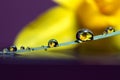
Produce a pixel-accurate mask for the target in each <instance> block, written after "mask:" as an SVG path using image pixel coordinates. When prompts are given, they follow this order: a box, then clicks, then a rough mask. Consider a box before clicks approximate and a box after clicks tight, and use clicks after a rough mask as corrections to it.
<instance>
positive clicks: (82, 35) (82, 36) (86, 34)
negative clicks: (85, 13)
mask: <svg viewBox="0 0 120 80" xmlns="http://www.w3.org/2000/svg"><path fill="white" fill-rule="evenodd" d="M76 39H77V40H78V41H79V40H80V41H83V42H85V41H89V40H93V32H92V31H90V30H89V29H81V30H79V31H78V32H77V34H76Z"/></svg>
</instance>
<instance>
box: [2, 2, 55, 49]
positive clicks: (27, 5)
mask: <svg viewBox="0 0 120 80" xmlns="http://www.w3.org/2000/svg"><path fill="white" fill-rule="evenodd" d="M55 5H56V4H55V3H54V2H52V0H0V49H2V48H4V47H8V46H10V45H12V44H13V41H14V39H15V37H16V36H17V34H18V32H19V31H20V30H21V29H22V28H23V27H24V26H25V25H26V24H28V23H30V22H31V21H32V20H34V19H35V18H36V17H37V16H38V15H40V14H41V13H42V12H44V11H46V10H47V9H48V8H50V7H52V6H55Z"/></svg>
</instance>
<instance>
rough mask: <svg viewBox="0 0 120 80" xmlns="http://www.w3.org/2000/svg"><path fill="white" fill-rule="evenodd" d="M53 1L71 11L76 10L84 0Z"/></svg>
mask: <svg viewBox="0 0 120 80" xmlns="http://www.w3.org/2000/svg"><path fill="white" fill-rule="evenodd" d="M53 1H54V2H56V3H58V4H59V5H62V6H64V7H66V8H69V9H71V10H76V9H77V8H78V6H79V5H81V3H82V2H83V1H84V0H53Z"/></svg>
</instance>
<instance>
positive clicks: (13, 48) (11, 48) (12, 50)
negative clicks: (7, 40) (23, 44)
mask: <svg viewBox="0 0 120 80" xmlns="http://www.w3.org/2000/svg"><path fill="white" fill-rule="evenodd" d="M8 50H9V51H10V52H14V51H17V47H16V46H10V47H9V48H8Z"/></svg>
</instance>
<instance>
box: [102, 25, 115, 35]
mask: <svg viewBox="0 0 120 80" xmlns="http://www.w3.org/2000/svg"><path fill="white" fill-rule="evenodd" d="M112 32H115V29H114V28H113V27H111V26H110V27H107V28H106V29H105V30H104V32H103V35H104V34H109V33H112Z"/></svg>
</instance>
